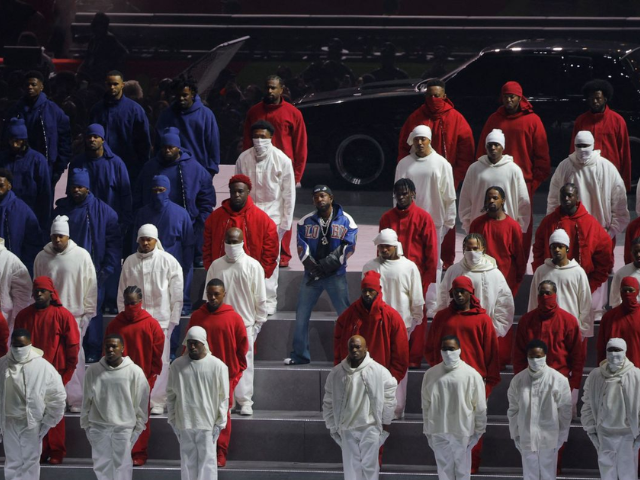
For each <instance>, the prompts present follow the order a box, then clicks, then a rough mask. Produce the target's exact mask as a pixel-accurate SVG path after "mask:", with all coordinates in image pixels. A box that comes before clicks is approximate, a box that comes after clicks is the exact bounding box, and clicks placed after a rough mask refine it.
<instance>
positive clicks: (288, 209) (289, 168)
mask: <svg viewBox="0 0 640 480" xmlns="http://www.w3.org/2000/svg"><path fill="white" fill-rule="evenodd" d="M283 156H284V157H285V158H286V161H284V162H282V164H283V172H282V179H281V182H280V189H281V191H282V201H283V203H284V208H283V211H282V219H281V220H280V225H279V226H278V227H279V228H280V230H283V231H286V232H288V231H289V230H291V225H292V224H293V209H294V208H295V206H296V178H295V175H294V173H293V163H292V162H291V161H290V160H289V158H288V157H287V156H286V155H283Z"/></svg>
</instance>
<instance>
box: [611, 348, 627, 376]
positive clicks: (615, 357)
mask: <svg viewBox="0 0 640 480" xmlns="http://www.w3.org/2000/svg"><path fill="white" fill-rule="evenodd" d="M626 357H627V355H626V353H625V352H607V362H609V370H611V371H612V372H617V371H618V370H620V368H621V367H622V364H623V363H624V359H625V358H626Z"/></svg>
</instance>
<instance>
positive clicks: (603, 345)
mask: <svg viewBox="0 0 640 480" xmlns="http://www.w3.org/2000/svg"><path fill="white" fill-rule="evenodd" d="M615 311H616V309H615V308H614V309H612V310H609V311H608V312H606V313H605V314H604V315H603V316H602V320H600V329H599V330H598V341H597V342H596V360H597V362H598V365H600V362H601V361H603V360H604V359H606V358H607V351H606V350H607V342H608V341H609V339H610V337H611V320H612V319H613V315H614V313H613V312H615Z"/></svg>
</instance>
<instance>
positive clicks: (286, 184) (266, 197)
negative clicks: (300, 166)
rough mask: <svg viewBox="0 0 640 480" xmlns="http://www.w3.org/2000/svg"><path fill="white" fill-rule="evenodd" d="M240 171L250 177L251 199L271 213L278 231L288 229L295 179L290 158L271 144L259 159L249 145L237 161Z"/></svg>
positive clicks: (268, 213) (293, 200)
mask: <svg viewBox="0 0 640 480" xmlns="http://www.w3.org/2000/svg"><path fill="white" fill-rule="evenodd" d="M258 160H260V161H258ZM240 173H241V174H243V175H246V176H247V177H249V178H250V179H251V183H252V184H253V186H252V188H251V198H252V199H253V202H254V203H255V204H256V205H257V206H258V207H259V208H261V209H262V210H264V212H265V213H266V214H267V215H269V216H270V217H271V220H273V222H274V223H275V224H276V225H277V226H278V229H279V230H280V231H282V232H284V231H289V230H291V224H292V222H293V208H294V207H295V204H296V180H295V176H294V173H293V162H292V161H291V159H290V158H289V157H287V156H286V155H285V153H284V152H283V151H282V150H280V149H278V148H276V147H275V146H273V145H271V147H270V148H269V151H268V152H267V153H266V155H265V157H264V158H263V159H260V158H258V156H257V155H256V149H255V148H253V147H251V148H250V149H249V150H245V151H244V152H242V153H241V154H240V156H239V157H238V160H237V161H236V174H240Z"/></svg>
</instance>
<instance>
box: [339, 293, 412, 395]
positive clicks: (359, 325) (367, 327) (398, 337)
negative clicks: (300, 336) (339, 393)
mask: <svg viewBox="0 0 640 480" xmlns="http://www.w3.org/2000/svg"><path fill="white" fill-rule="evenodd" d="M381 297H382V295H381V294H378V297H377V298H376V299H375V301H374V303H373V305H372V306H371V311H367V309H366V308H364V305H363V304H362V299H360V298H359V299H358V300H356V301H355V302H354V303H352V304H351V306H350V307H349V308H347V309H346V310H345V311H344V312H343V313H342V315H340V316H339V317H338V321H337V322H336V327H335V330H334V335H333V363H334V365H338V364H339V363H340V362H341V361H342V360H344V359H345V358H346V357H347V354H348V350H349V349H348V346H347V343H348V341H349V339H350V338H351V337H352V336H354V335H361V336H362V337H364V339H365V340H366V341H367V348H368V349H369V354H370V355H371V358H373V359H374V360H375V361H376V362H378V363H379V364H381V365H383V366H385V367H386V368H387V369H388V370H389V371H390V372H391V375H393V377H394V378H395V379H396V380H397V381H398V383H400V380H402V379H403V378H404V376H405V375H406V374H407V370H408V369H409V339H408V338H407V327H406V326H405V324H404V321H403V320H402V317H401V316H400V314H399V313H398V312H396V311H395V310H394V309H393V308H392V307H390V306H389V305H387V304H386V303H385V302H384V301H383V300H382V298H381Z"/></svg>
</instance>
